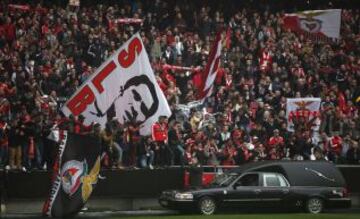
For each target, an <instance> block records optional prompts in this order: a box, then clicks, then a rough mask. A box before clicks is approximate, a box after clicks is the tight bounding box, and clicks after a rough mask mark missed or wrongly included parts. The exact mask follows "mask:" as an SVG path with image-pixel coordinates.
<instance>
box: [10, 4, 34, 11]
mask: <svg viewBox="0 0 360 219" xmlns="http://www.w3.org/2000/svg"><path fill="white" fill-rule="evenodd" d="M9 9H12V10H16V9H18V10H21V11H29V10H30V6H29V5H15V4H9Z"/></svg>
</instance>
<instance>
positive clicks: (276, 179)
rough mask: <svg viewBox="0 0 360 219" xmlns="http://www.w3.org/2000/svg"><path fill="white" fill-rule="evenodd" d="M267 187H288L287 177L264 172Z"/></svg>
mask: <svg viewBox="0 0 360 219" xmlns="http://www.w3.org/2000/svg"><path fill="white" fill-rule="evenodd" d="M263 176H264V186H265V187H286V186H288V185H287V183H286V181H285V179H284V178H283V177H282V176H280V175H276V174H264V175H263Z"/></svg>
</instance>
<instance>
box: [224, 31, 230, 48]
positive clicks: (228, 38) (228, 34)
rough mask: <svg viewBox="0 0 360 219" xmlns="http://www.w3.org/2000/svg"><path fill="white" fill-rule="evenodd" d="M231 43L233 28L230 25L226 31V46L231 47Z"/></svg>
mask: <svg viewBox="0 0 360 219" xmlns="http://www.w3.org/2000/svg"><path fill="white" fill-rule="evenodd" d="M230 45H231V29H230V27H229V28H228V29H227V31H226V36H225V46H226V48H228V49H230Z"/></svg>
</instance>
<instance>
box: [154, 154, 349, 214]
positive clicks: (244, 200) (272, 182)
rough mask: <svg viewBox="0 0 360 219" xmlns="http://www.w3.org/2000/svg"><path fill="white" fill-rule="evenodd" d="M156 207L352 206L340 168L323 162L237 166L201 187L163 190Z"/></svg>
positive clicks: (202, 210)
mask: <svg viewBox="0 0 360 219" xmlns="http://www.w3.org/2000/svg"><path fill="white" fill-rule="evenodd" d="M159 202H160V204H161V205H162V206H163V207H165V208H169V209H175V210H197V211H198V212H200V213H201V214H206V215H210V214H213V213H215V211H216V210H218V209H222V208H228V207H230V208H231V209H240V208H241V207H256V208H262V207H273V208H281V209H291V208H302V209H304V210H306V211H307V212H309V213H313V214H316V213H320V212H322V211H323V209H324V208H347V207H350V206H351V200H350V198H349V197H348V193H347V189H346V184H345V180H344V178H343V176H342V175H341V173H340V172H339V170H338V169H337V168H336V167H335V166H334V165H333V164H331V163H329V162H326V161H265V162H254V163H250V164H246V165H243V166H240V167H239V168H235V169H233V170H231V171H228V172H226V173H223V174H220V175H218V176H217V177H215V179H214V181H213V182H212V183H211V184H210V185H209V186H206V187H199V188H190V189H187V190H183V191H177V190H172V191H164V192H163V193H162V194H161V196H160V198H159Z"/></svg>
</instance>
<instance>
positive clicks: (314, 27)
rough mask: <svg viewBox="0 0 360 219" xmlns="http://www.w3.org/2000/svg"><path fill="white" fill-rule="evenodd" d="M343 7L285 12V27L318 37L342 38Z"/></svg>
mask: <svg viewBox="0 0 360 219" xmlns="http://www.w3.org/2000/svg"><path fill="white" fill-rule="evenodd" d="M340 25H341V9H329V10H314V11H303V12H297V13H293V14H285V17H284V27H285V28H289V29H290V30H292V31H295V32H300V33H308V34H311V35H313V36H316V37H319V38H321V37H327V38H335V39H339V38H340Z"/></svg>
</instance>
